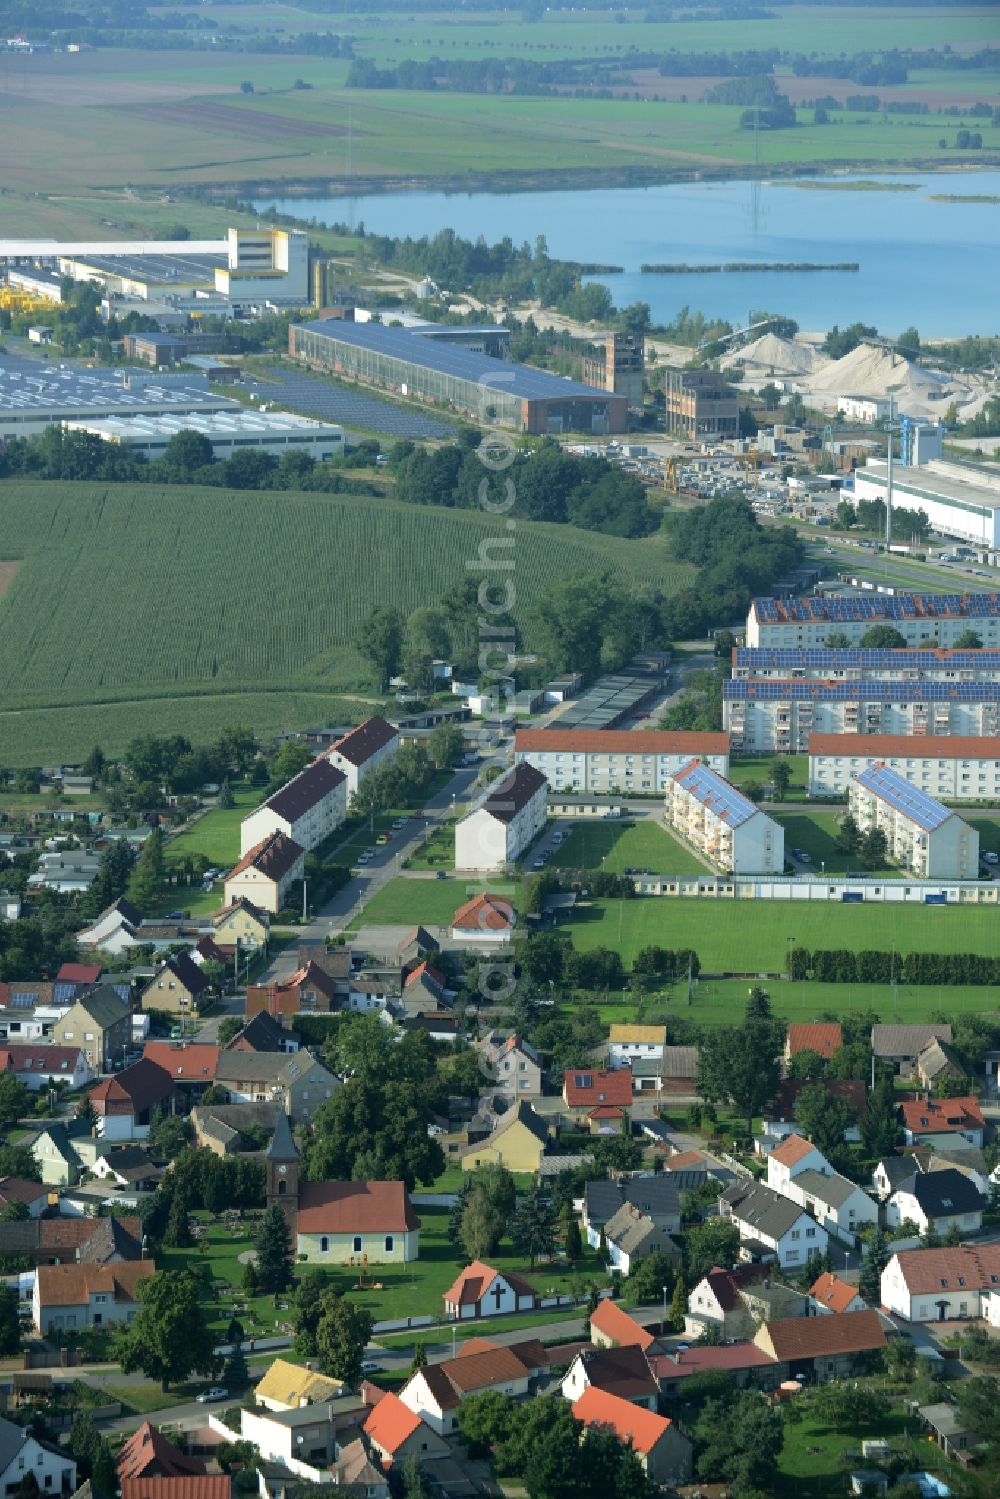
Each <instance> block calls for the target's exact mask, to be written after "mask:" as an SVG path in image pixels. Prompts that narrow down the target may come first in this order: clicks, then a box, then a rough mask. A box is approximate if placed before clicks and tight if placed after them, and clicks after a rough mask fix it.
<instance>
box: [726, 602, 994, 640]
mask: <svg viewBox="0 0 1000 1499" xmlns="http://www.w3.org/2000/svg"><path fill="white" fill-rule="evenodd" d="M873 625H891V626H892V627H893V629H895V630H898V631H899V633H900V634H901V635H902V637H903V639H904V641H905V642H906V644H907V645H909V646H926V645H928V644H929V645H932V646H942V647H946V648H947V647H948V646H952V645H954V643H955V641H956V640H958V638H959V637H960V636H961V635H963V634H964V633H965V631H966V630H970V629H971V630H975V632H976V634H977V635H978V636H979V638H980V639H981V640H982V642H983V645H984V646H986V647H992V648H996V647H1000V593H892V594H889V593H862V594H851V595H846V596H843V595H831V596H827V597H823V598H820V597H809V598H788V599H771V598H761V599H754V600H753V602H752V603H751V605H750V612H749V614H748V615H747V629H746V644H747V645H748V646H751V647H758V646H817V645H819V646H821V645H825V644H826V641H827V637H828V636H829V635H831V634H832V633H833V632H834V631H836V632H837V634H839V635H846V636H847V639H848V641H849V642H850V644H851V645H857V644H858V643H859V642H860V640H861V637H862V636H863V635H864V634H865V633H866V632H867V631H868V630H870V629H871V628H872V626H873Z"/></svg>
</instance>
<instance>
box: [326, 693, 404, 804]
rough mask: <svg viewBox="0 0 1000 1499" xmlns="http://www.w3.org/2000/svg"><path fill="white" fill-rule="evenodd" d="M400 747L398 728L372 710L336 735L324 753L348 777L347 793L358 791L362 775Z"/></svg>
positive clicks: (351, 794)
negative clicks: (348, 728)
mask: <svg viewBox="0 0 1000 1499" xmlns="http://www.w3.org/2000/svg"><path fill="white" fill-rule="evenodd" d="M398 748H399V730H398V729H397V728H396V727H395V725H393V724H391V723H388V722H387V721H386V719H384V718H383V717H382V716H381V714H379V713H375V714H373V715H372V717H371V718H366V719H365V721H364V723H359V724H358V726H357V728H356V729H352V730H351V731H350V733H349V734H345V735H344V737H343V738H342V739H338V740H337V742H336V744H332V745H331V746H330V748H329V749H328V750H327V751H326V753H325V755H324V756H323V759H324V760H328V761H329V762H330V764H331V765H335V766H336V767H337V769H338V770H340V771H342V772H343V774H344V775H345V776H346V777H347V795H348V796H349V797H351V796H355V795H356V794H357V790H358V785H359V783H360V781H361V779H362V777H364V776H366V775H370V774H371V772H372V771H373V770H376V769H377V768H378V767H379V766H380V765H383V764H384V763H385V762H386V761H387V760H391V759H392V757H393V755H394V754H395V753H396V751H397V749H398Z"/></svg>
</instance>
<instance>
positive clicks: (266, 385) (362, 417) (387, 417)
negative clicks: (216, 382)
mask: <svg viewBox="0 0 1000 1499" xmlns="http://www.w3.org/2000/svg"><path fill="white" fill-rule="evenodd" d="M265 374H266V376H267V379H266V381H255V380H246V381H245V384H246V385H247V386H248V388H249V389H250V390H253V391H256V393H257V396H258V398H259V399H260V400H262V401H280V402H281V404H282V406H290V407H291V408H292V409H293V410H294V411H300V412H302V413H304V414H305V415H306V416H316V417H320V418H322V419H323V420H326V421H333V422H342V423H343V424H344V426H346V427H362V428H365V429H366V430H367V431H369V432H380V433H383V434H384V435H385V436H387V437H408V438H412V439H414V440H419V439H420V438H424V437H428V438H435V437H453V436H454V435H455V431H456V429H455V427H454V425H453V424H452V423H451V422H446V421H442V420H441V419H440V418H439V417H436V416H434V417H431V416H423V415H422V414H421V413H420V412H419V411H408V410H407V409H406V407H404V406H397V405H395V404H394V403H393V402H391V401H380V400H378V398H377V397H376V396H373V395H362V394H361V393H360V392H359V391H356V390H347V389H345V388H344V386H342V385H334V384H332V383H331V382H330V381H329V380H318V379H316V378H315V376H313V375H296V374H291V373H287V372H286V371H284V370H279V369H277V368H268V369H267V370H266V371H265Z"/></svg>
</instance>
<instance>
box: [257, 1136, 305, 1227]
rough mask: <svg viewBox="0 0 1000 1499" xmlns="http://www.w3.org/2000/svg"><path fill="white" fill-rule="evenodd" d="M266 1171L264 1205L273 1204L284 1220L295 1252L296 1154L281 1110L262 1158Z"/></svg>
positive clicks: (270, 1205) (297, 1156)
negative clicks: (278, 1209)
mask: <svg viewBox="0 0 1000 1499" xmlns="http://www.w3.org/2000/svg"><path fill="white" fill-rule="evenodd" d="M264 1164H265V1167H266V1171H267V1205H268V1207H272V1206H273V1205H274V1204H275V1203H277V1205H278V1207H280V1208H281V1209H282V1210H283V1211H284V1214H285V1217H286V1218H287V1219H288V1227H289V1230H290V1231H291V1234H292V1249H293V1251H294V1249H295V1220H296V1218H297V1216H298V1209H299V1153H298V1151H297V1150H296V1148H295V1141H294V1140H293V1139H292V1131H291V1128H290V1126H289V1123H288V1115H287V1114H286V1113H285V1111H284V1109H282V1110H281V1112H280V1113H279V1114H278V1117H277V1119H276V1120H275V1124H274V1134H273V1135H272V1136H271V1143H270V1145H269V1146H268V1147H267V1154H266V1156H265V1158H264Z"/></svg>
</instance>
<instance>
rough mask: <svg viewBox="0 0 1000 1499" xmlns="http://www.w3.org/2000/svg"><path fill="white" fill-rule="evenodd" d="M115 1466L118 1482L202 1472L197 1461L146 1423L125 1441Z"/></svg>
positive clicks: (203, 1470)
mask: <svg viewBox="0 0 1000 1499" xmlns="http://www.w3.org/2000/svg"><path fill="white" fill-rule="evenodd" d="M115 1466H116V1468H117V1470H118V1478H119V1481H120V1482H125V1481H126V1480H128V1479H134V1478H189V1477H197V1476H199V1475H201V1474H204V1472H205V1464H204V1463H203V1462H202V1461H201V1459H200V1458H197V1457H189V1456H188V1454H187V1453H186V1452H182V1451H181V1450H180V1448H179V1447H175V1446H174V1445H173V1443H172V1442H168V1441H167V1438H166V1437H165V1436H163V1434H162V1433H161V1432H160V1430H159V1429H158V1428H157V1427H155V1426H151V1425H150V1423H149V1422H148V1421H144V1422H143V1423H142V1425H141V1426H139V1427H137V1428H136V1430H135V1431H133V1433H132V1435H131V1436H130V1437H128V1438H127V1440H126V1442H125V1445H124V1446H123V1447H122V1449H121V1451H120V1452H119V1454H118V1458H117V1461H116V1463H115Z"/></svg>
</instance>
